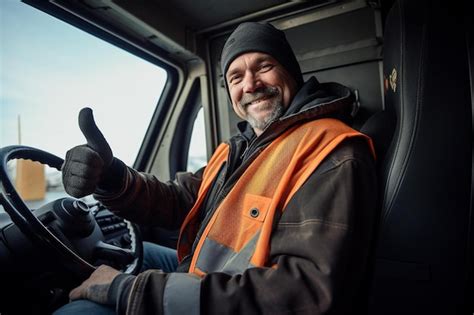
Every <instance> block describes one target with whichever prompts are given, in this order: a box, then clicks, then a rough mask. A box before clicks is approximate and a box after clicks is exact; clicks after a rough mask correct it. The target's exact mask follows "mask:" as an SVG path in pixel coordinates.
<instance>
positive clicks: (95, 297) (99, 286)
mask: <svg viewBox="0 0 474 315" xmlns="http://www.w3.org/2000/svg"><path fill="white" fill-rule="evenodd" d="M120 273H121V272H120V271H118V270H116V269H114V268H112V267H109V266H107V265H101V266H99V267H98V268H97V269H96V270H95V271H94V272H93V273H92V274H91V275H90V277H89V278H88V279H87V280H85V281H84V282H83V283H82V284H81V285H80V286H78V287H77V288H74V289H72V290H71V292H70V293H69V298H70V299H71V300H78V299H88V300H91V301H94V302H96V303H100V304H110V301H108V293H109V288H110V284H111V283H112V281H113V280H114V279H115V277H116V276H118V275H119V274H120Z"/></svg>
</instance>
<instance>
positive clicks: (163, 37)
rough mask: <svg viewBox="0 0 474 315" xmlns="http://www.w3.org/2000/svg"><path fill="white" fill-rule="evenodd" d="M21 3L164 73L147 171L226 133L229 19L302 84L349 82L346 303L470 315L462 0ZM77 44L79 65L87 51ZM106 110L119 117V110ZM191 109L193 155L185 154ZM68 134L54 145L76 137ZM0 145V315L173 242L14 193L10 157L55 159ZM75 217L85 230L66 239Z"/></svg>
mask: <svg viewBox="0 0 474 315" xmlns="http://www.w3.org/2000/svg"><path fill="white" fill-rule="evenodd" d="M22 2H23V3H22V5H25V6H28V7H30V8H31V9H34V10H38V12H40V11H41V13H42V14H48V15H51V16H53V17H55V18H57V19H58V20H60V21H61V23H66V24H67V25H69V26H71V27H73V28H76V29H80V30H81V31H84V32H86V33H88V34H91V35H93V36H95V37H96V38H98V39H100V40H101V41H104V42H107V43H110V44H112V45H114V46H116V47H118V48H120V49H121V50H123V51H125V52H127V53H129V54H131V55H133V56H134V57H136V58H140V59H142V60H145V61H146V62H148V63H150V64H153V65H156V66H158V67H160V68H161V69H163V70H164V72H165V73H166V81H165V83H164V84H163V89H162V93H161V95H160V96H159V98H158V99H157V100H156V102H154V103H153V104H151V105H152V111H151V114H150V117H148V119H149V125H147V126H145V129H144V130H145V132H144V136H143V138H142V139H140V143H139V144H140V145H139V149H138V152H137V154H136V156H135V157H134V159H133V160H132V161H131V162H130V163H129V165H130V166H133V167H134V168H135V169H137V170H140V171H145V172H149V173H152V174H154V175H156V176H157V177H158V178H159V179H160V180H170V179H174V177H175V174H176V173H177V172H183V171H192V170H196V169H197V168H199V167H201V166H204V165H205V160H207V159H208V158H209V157H210V156H211V154H212V152H213V150H214V149H215V148H216V147H217V145H218V144H219V143H221V142H222V141H225V140H226V139H228V138H229V137H231V136H232V135H234V134H236V133H237V132H238V130H237V128H236V124H237V122H239V118H238V117H237V116H236V115H235V113H234V112H233V110H232V106H231V104H230V101H229V99H228V95H227V91H226V87H225V84H224V77H223V74H222V73H221V67H220V53H221V50H222V47H223V45H224V42H225V40H226V38H227V37H228V36H229V34H230V33H231V32H232V30H233V29H234V28H235V27H236V26H237V25H238V24H239V23H241V22H244V21H262V22H263V21H265V22H269V23H271V24H272V25H274V26H275V27H276V28H278V29H281V30H283V31H284V32H285V34H286V36H287V38H288V41H289V42H290V44H291V46H292V48H293V49H294V51H295V54H296V57H297V59H298V62H299V64H300V67H301V70H302V72H303V76H304V79H305V80H306V79H308V78H310V77H311V76H315V77H316V78H317V79H318V80H319V81H320V82H338V83H341V84H343V85H346V86H348V87H349V88H351V90H352V91H353V93H354V95H355V100H356V101H355V104H354V106H353V108H354V109H353V112H352V114H351V115H352V118H353V120H352V127H353V128H355V129H357V130H360V131H362V132H364V133H366V134H367V135H369V136H370V137H371V138H372V139H373V141H374V144H375V149H376V153H377V168H378V186H379V190H378V191H374V198H377V200H378V222H377V228H376V230H377V233H376V237H375V242H374V244H372V248H371V250H370V252H371V259H370V261H371V264H370V272H369V274H367V294H366V295H365V296H366V298H367V300H366V301H364V303H361V304H363V305H364V309H363V310H362V312H363V313H366V314H472V313H473V312H474V302H473V301H474V281H473V272H474V269H473V258H474V257H473V253H474V251H473V245H472V242H473V240H474V239H473V232H472V228H473V215H472V204H473V195H474V194H473V187H474V180H473V179H474V173H473V165H474V155H473V135H474V132H473V122H474V114H473V104H474V102H473V96H472V95H473V54H474V52H473V50H474V47H473V34H472V30H473V29H474V27H473V22H472V21H473V15H472V13H470V11H468V10H467V1H466V2H456V3H448V2H447V1H444V2H441V1H408V0H396V1H393V0H374V1H369V0H315V1H287V0H273V1H270V0H263V1H249V0H241V1H228V0H225V1H213V0H203V1H185V0H172V1H124V0H48V1H44V0H23V1H22ZM28 22H29V21H23V22H22V23H28ZM42 32H48V29H44V30H42ZM9 36H12V37H14V36H15V33H13V34H9ZM89 54H90V55H89V57H90V58H91V62H92V60H93V59H94V50H90V51H89ZM70 75H71V76H74V73H71V74H70ZM36 79H37V80H41V78H36ZM142 80H143V81H145V80H146V77H144V78H141V79H139V80H138V81H137V82H136V84H137V85H140V84H142V83H141V82H142ZM65 84H66V83H65ZM57 88H58V89H61V88H62V87H61V86H58V87H57ZM58 93H59V92H58ZM104 97H107V95H105V96H104ZM131 97H132V99H133V97H134V96H133V95H132V96H131ZM1 106H2V107H3V106H4V103H3V100H2V105H1ZM5 106H6V105H5ZM88 106H90V107H92V108H94V104H89V105H88ZM64 107H65V110H70V111H71V115H76V116H77V111H76V109H75V108H72V107H71V108H70V109H68V104H64ZM116 111H123V112H125V113H127V115H129V119H130V120H133V119H134V104H130V106H128V107H127V108H117V109H116ZM109 115H110V117H112V119H111V120H113V117H114V113H113V112H110V113H109ZM48 117H49V118H48V119H51V122H53V120H54V119H57V118H55V117H54V115H50V116H48ZM197 117H201V118H200V119H202V121H203V129H202V139H199V140H198V142H197V146H199V147H200V148H201V149H202V150H204V148H205V150H204V152H205V156H204V157H203V160H202V161H200V162H195V160H193V162H192V163H191V158H192V154H191V153H190V150H191V149H192V147H193V146H196V144H195V143H194V142H193V141H196V140H195V139H194V137H195V136H196V134H197V131H196V127H195V122H196V119H197ZM2 124H4V122H3V121H2ZM5 126H6V125H5ZM2 128H3V127H2ZM70 128H76V129H78V127H77V126H71V127H70ZM116 128H118V129H119V128H124V126H116ZM125 129H126V128H125ZM38 132H41V130H38ZM59 136H60V135H58V137H59ZM74 141H75V140H74ZM74 141H73V140H72V139H71V141H70V147H73V146H75V145H78V144H80V143H75V142H74ZM0 146H1V147H2V148H1V151H0V159H1V160H0V163H1V165H0V168H1V171H0V175H1V177H0V179H1V191H0V193H1V194H0V202H1V206H0V229H1V233H0V266H1V275H0V277H1V278H0V283H1V284H0V287H1V289H0V291H1V292H0V293H1V294H0V314H2V315H3V314H49V313H51V312H52V311H53V310H54V309H56V308H58V307H59V306H61V305H62V304H64V303H66V302H67V301H68V298H67V293H68V291H69V290H70V289H71V288H73V287H75V286H77V285H78V284H79V283H80V281H81V280H83V279H84V278H85V277H87V275H88V274H90V272H91V271H92V270H93V268H94V266H97V265H98V264H100V263H103V262H106V263H109V264H112V265H113V266H115V267H117V268H120V269H122V270H123V271H125V272H129V273H136V272H138V270H139V267H140V263H141V255H142V248H141V241H142V240H147V241H151V242H156V243H159V244H163V245H166V246H170V247H173V246H176V241H177V231H166V230H162V229H159V228H150V227H143V226H137V225H134V224H132V223H131V222H128V221H126V220H123V219H121V218H118V217H116V216H114V215H113V214H112V213H111V212H109V211H108V210H107V209H105V208H104V207H103V206H102V205H101V204H100V203H97V202H95V201H94V200H92V198H89V199H87V200H74V199H71V198H67V199H64V197H61V198H59V199H56V200H51V201H46V200H43V201H41V200H40V202H39V203H36V204H35V205H34V206H32V205H31V204H28V203H25V201H24V200H23V199H24V198H23V197H21V196H20V195H19V194H18V190H19V187H18V186H17V185H15V184H14V181H13V180H12V179H11V177H12V176H11V173H9V172H8V166H7V164H8V163H9V162H10V161H11V160H24V159H26V160H33V161H39V162H41V163H42V164H47V165H49V166H50V167H52V168H56V169H60V168H61V164H62V159H63V158H64V155H62V156H61V155H60V154H51V153H49V152H47V151H48V150H45V149H44V148H42V147H41V146H38V145H35V143H31V144H28V146H26V145H25V146H23V145H15V143H12V142H5V143H4V142H3V140H2V143H1V145H0ZM118 157H119V158H120V156H118ZM193 163H197V164H196V166H193ZM199 163H200V164H199ZM193 167H194V168H193ZM16 174H17V176H20V175H19V173H18V172H17V173H16ZM30 176H32V175H31V174H30ZM28 181H34V180H33V179H32V178H31V177H29V179H28ZM71 213H74V220H73V221H71V218H70V216H69V215H70V214H71ZM77 220H82V221H84V223H83V226H84V229H87V227H89V234H88V233H85V234H84V235H82V236H81V233H83V230H80V231H79V228H78V227H77V226H78V224H77V222H78V221H77ZM82 221H81V222H82ZM81 224H82V223H81ZM76 230H77V231H76ZM90 231H93V232H90Z"/></svg>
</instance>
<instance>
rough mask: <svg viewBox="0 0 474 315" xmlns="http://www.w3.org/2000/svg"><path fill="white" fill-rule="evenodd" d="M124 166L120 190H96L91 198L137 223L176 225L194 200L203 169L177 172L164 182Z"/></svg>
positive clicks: (169, 227)
mask: <svg viewBox="0 0 474 315" xmlns="http://www.w3.org/2000/svg"><path fill="white" fill-rule="evenodd" d="M123 166H124V169H125V175H124V176H122V180H123V184H122V189H121V190H120V191H119V192H118V193H114V194H106V193H103V194H101V193H96V194H94V197H95V198H96V199H97V200H99V201H100V202H102V204H104V205H105V206H106V207H107V208H108V209H110V210H111V211H113V212H114V213H116V214H117V215H119V216H121V217H123V218H126V219H128V220H130V221H132V222H135V223H137V224H141V225H145V226H160V227H163V228H167V229H176V228H179V227H180V226H181V223H182V222H183V220H184V218H185V217H186V214H187V213H188V212H189V210H191V208H192V206H193V204H194V202H195V200H196V197H197V193H198V190H199V186H200V185H201V181H202V174H203V172H204V168H202V169H200V170H199V171H197V172H196V173H189V172H180V173H177V174H176V179H175V180H174V181H168V182H165V183H164V182H161V181H159V180H158V179H157V178H156V177H155V176H153V175H149V174H145V173H141V172H138V171H136V170H134V169H132V168H130V167H127V166H125V165H123Z"/></svg>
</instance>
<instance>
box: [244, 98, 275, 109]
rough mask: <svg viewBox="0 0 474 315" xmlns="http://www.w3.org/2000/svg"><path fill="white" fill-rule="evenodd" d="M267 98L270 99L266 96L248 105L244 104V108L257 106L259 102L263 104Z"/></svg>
mask: <svg viewBox="0 0 474 315" xmlns="http://www.w3.org/2000/svg"><path fill="white" fill-rule="evenodd" d="M269 98H270V97H268V96H264V97H262V98H259V99H256V100H254V101H252V102H250V103H247V104H245V107H248V106H251V105H255V104H258V103H260V102H263V101H266V100H268V99H269Z"/></svg>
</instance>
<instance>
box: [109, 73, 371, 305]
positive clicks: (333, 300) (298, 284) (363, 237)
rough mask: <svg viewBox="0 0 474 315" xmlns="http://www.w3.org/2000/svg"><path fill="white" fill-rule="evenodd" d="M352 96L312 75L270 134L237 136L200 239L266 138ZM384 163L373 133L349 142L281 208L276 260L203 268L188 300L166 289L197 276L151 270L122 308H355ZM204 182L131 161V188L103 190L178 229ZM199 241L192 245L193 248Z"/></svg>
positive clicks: (132, 213) (137, 216) (206, 208)
mask: <svg viewBox="0 0 474 315" xmlns="http://www.w3.org/2000/svg"><path fill="white" fill-rule="evenodd" d="M321 91H325V93H326V94H324V93H323V94H322V93H321ZM334 92H336V93H334ZM337 92H339V93H337ZM301 100H303V101H301ZM298 102H300V104H298ZM351 103H352V100H351V97H350V93H349V92H348V91H347V90H346V89H344V88H343V87H342V86H339V85H323V84H321V85H320V84H319V83H317V81H316V80H315V79H314V80H313V79H312V80H310V81H309V82H307V83H306V84H305V86H304V87H303V88H302V89H301V90H300V92H299V93H298V95H297V96H296V97H295V100H294V101H293V103H292V105H291V106H290V108H289V109H288V111H287V113H286V114H285V116H284V117H283V118H281V119H280V120H279V121H277V122H275V123H273V124H272V125H270V126H269V127H268V128H267V129H266V130H265V131H264V132H263V133H262V135H261V136H260V137H258V138H253V139H251V138H250V139H246V138H245V132H244V135H240V136H237V137H234V138H233V139H231V140H230V141H229V147H230V152H231V153H230V158H229V159H228V161H227V163H226V164H225V165H224V167H223V168H222V170H220V172H219V173H218V174H217V176H216V179H215V180H214V183H213V185H212V188H211V190H210V192H209V193H208V194H207V198H206V200H205V201H204V203H203V206H202V209H201V213H202V215H201V217H200V218H201V220H200V221H199V222H200V225H199V224H198V225H197V226H196V231H195V234H194V235H197V237H196V240H195V242H194V244H195V245H196V243H197V241H198V240H199V239H200V236H201V234H202V232H203V229H204V228H205V227H206V226H207V223H208V222H209V220H210V218H211V217H212V214H213V212H214V211H215V209H216V208H217V207H218V205H219V204H220V203H221V202H222V200H223V199H224V198H225V196H226V194H227V193H228V192H229V191H230V189H232V187H233V185H234V184H235V181H236V179H237V178H239V177H240V176H241V175H242V174H243V172H245V170H246V169H247V168H248V166H249V165H251V164H252V162H253V161H254V159H255V158H256V157H257V156H258V155H259V154H260V152H262V150H263V149H264V148H265V147H267V146H268V145H269V144H270V143H272V142H273V141H274V140H275V139H277V138H278V137H279V136H280V135H281V134H282V133H284V132H285V131H286V130H289V128H291V127H292V126H297V125H299V124H301V123H303V122H305V121H309V120H314V119H318V118H322V117H327V116H328V115H329V116H334V115H338V114H340V113H341V111H344V110H347V107H348V106H349V105H350V104H351ZM374 169H375V168H374V160H373V157H372V154H371V151H370V148H369V146H368V145H367V142H366V141H365V140H363V139H357V138H354V139H352V138H351V139H348V140H345V141H343V142H342V143H341V144H340V145H338V146H337V147H336V148H335V150H333V151H332V152H331V153H330V154H329V156H327V157H326V158H325V159H324V161H323V162H322V163H321V164H320V165H319V166H318V168H317V169H316V170H315V171H314V172H313V173H312V174H311V175H310V176H309V177H308V178H307V180H306V181H305V182H304V183H303V185H302V186H301V187H300V188H299V189H298V190H297V191H296V192H295V194H294V195H293V196H292V198H291V199H290V200H289V202H288V203H287V204H286V206H284V209H279V213H281V215H279V216H278V217H276V218H275V225H274V229H273V232H272V234H271V239H270V245H269V254H268V262H267V264H266V267H258V268H248V269H246V270H244V271H243V272H239V273H235V274H230V273H224V272H211V273H208V274H207V275H205V276H204V277H203V278H198V277H196V279H195V281H197V282H199V285H198V286H196V287H197V288H198V291H196V292H195V294H186V295H181V296H179V298H178V299H176V298H170V296H169V295H170V292H173V291H172V290H169V289H166V290H165V288H166V284H167V281H171V280H170V279H172V281H173V282H177V281H178V282H179V281H180V278H182V277H184V276H186V277H189V276H188V275H185V274H181V275H180V274H179V273H172V274H165V273H161V272H158V271H147V272H144V273H142V274H140V275H139V276H137V278H136V279H134V281H129V282H128V283H129V285H128V286H122V289H121V291H120V292H119V293H118V295H119V297H120V301H119V309H121V311H122V312H123V311H125V309H126V310H127V313H131V314H149V313H154V314H160V313H163V309H164V307H163V304H164V303H165V302H166V303H181V304H182V305H186V303H188V305H189V304H190V303H191V305H195V307H194V309H193V310H194V313H196V314H200V313H201V314H237V313H245V314H299V313H301V314H329V313H330V314H335V313H339V314H340V313H348V312H349V313H352V312H354V311H355V310H356V309H355V308H357V307H358V306H359V305H360V304H363V301H362V300H358V299H363V294H362V295H360V294H361V293H362V292H363V288H364V280H365V279H366V277H367V261H368V255H369V248H370V246H371V239H372V234H373V224H374V217H375V199H374V196H376V194H375V187H376V185H375V170H374ZM201 181H202V172H197V173H196V174H190V173H184V174H178V175H177V177H176V180H175V181H173V182H168V183H162V182H159V181H158V180H157V179H156V178H155V177H153V176H151V175H145V174H142V173H138V172H136V171H134V170H131V169H128V171H127V176H126V182H125V183H126V184H125V185H124V189H123V190H122V192H121V193H120V194H118V195H114V196H112V197H104V196H103V197H102V198H101V199H102V202H103V203H104V204H106V205H107V206H109V207H110V208H111V209H113V210H114V211H116V212H118V213H119V214H120V215H121V216H123V217H126V218H128V219H130V220H132V221H135V222H137V223H142V224H152V225H159V226H162V227H167V228H177V227H179V226H180V224H181V223H182V222H183V220H184V218H185V216H186V215H187V213H188V212H189V210H190V209H191V207H192V205H193V204H194V201H195V200H196V197H197V192H198V189H199V187H200V184H201ZM195 247H196V246H193V247H192V248H191V249H190V252H191V253H190V254H191V255H190V256H189V257H191V256H192V253H193V251H194V250H195ZM189 260H190V259H186V258H184V259H183V260H182V261H181V266H180V270H187V269H186V268H188V267H189ZM183 266H184V267H183ZM170 301H175V302H170ZM178 309H179V308H178Z"/></svg>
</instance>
